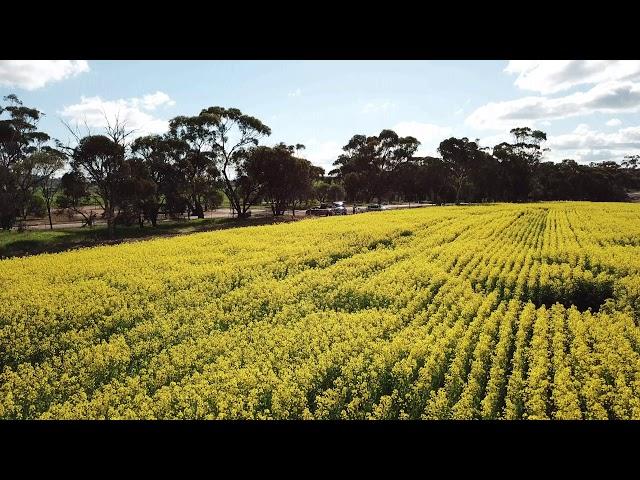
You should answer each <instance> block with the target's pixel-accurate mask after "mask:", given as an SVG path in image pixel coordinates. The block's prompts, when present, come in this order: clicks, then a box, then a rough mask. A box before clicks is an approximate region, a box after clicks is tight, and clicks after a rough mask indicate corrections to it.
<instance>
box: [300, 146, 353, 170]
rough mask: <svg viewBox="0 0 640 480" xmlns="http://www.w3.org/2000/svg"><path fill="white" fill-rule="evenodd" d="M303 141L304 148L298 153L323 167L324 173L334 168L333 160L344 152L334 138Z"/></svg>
mask: <svg viewBox="0 0 640 480" xmlns="http://www.w3.org/2000/svg"><path fill="white" fill-rule="evenodd" d="M303 143H304V146H305V149H304V150H302V151H301V152H300V155H301V156H302V157H303V158H306V159H307V160H309V161H310V162H311V163H313V164H314V165H316V166H318V167H322V168H324V171H325V173H329V171H330V170H333V169H334V168H336V167H334V166H333V162H335V161H336V160H337V158H338V157H339V156H340V155H341V154H342V153H344V152H343V151H342V147H343V145H341V144H339V143H338V142H336V141H334V140H327V141H318V140H317V139H315V138H312V139H309V140H307V141H305V142H303ZM344 143H345V144H346V143H347V142H344Z"/></svg>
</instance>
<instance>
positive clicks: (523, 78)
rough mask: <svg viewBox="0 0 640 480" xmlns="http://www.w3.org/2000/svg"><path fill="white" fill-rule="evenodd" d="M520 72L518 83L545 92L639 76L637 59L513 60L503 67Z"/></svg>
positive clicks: (519, 85)
mask: <svg viewBox="0 0 640 480" xmlns="http://www.w3.org/2000/svg"><path fill="white" fill-rule="evenodd" d="M504 71H505V72H507V73H509V74H515V75H518V77H517V78H516V80H515V82H514V83H515V85H516V86H518V87H519V88H521V89H523V90H531V91H535V92H540V93H542V94H549V93H556V92H560V91H563V90H568V89H570V88H572V87H575V86H577V85H583V84H596V83H602V82H608V81H614V80H628V79H633V78H638V77H640V61H638V60H511V61H510V62H509V64H508V65H507V67H506V68H505V70H504Z"/></svg>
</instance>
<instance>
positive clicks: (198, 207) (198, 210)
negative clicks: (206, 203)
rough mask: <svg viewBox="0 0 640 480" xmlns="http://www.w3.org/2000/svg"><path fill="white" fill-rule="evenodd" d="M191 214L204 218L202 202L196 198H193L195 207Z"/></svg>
mask: <svg viewBox="0 0 640 480" xmlns="http://www.w3.org/2000/svg"><path fill="white" fill-rule="evenodd" d="M193 214H194V215H196V216H197V217H198V218H204V210H203V209H202V204H201V203H200V201H199V200H198V199H197V198H196V199H195V208H194V210H193Z"/></svg>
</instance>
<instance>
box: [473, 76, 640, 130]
mask: <svg viewBox="0 0 640 480" xmlns="http://www.w3.org/2000/svg"><path fill="white" fill-rule="evenodd" d="M637 111H640V83H634V82H629V81H625V82H619V81H610V82H605V83H601V84H598V85H596V86H594V87H593V88H591V89H590V90H587V91H586V92H576V93H573V94H571V95H566V96H563V97H556V98H550V97H544V96H541V97H524V98H519V99H516V100H508V101H504V102H491V103H488V104H486V105H483V106H482V107H480V108H478V109H476V110H475V111H474V112H472V113H471V115H469V116H468V117H467V118H466V120H465V123H466V124H467V125H469V126H471V127H474V128H478V129H511V128H513V127H521V126H522V127H526V126H529V127H531V126H534V125H535V123H536V122H539V121H543V120H550V119H557V118H567V117H573V116H579V115H588V114H592V113H597V112H600V113H619V112H637Z"/></svg>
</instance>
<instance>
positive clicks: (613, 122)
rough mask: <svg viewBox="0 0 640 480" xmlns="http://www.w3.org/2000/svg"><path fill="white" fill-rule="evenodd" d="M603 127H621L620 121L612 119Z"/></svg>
mask: <svg viewBox="0 0 640 480" xmlns="http://www.w3.org/2000/svg"><path fill="white" fill-rule="evenodd" d="M605 125H606V126H607V127H618V126H620V125H622V121H621V120H619V119H617V118H612V119H611V120H609V121H608V122H607V123H605Z"/></svg>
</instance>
